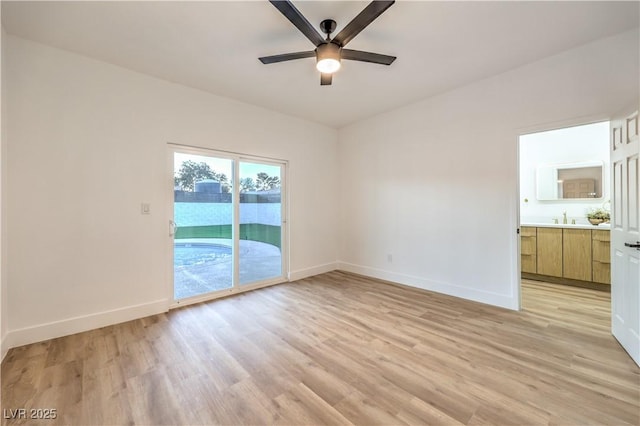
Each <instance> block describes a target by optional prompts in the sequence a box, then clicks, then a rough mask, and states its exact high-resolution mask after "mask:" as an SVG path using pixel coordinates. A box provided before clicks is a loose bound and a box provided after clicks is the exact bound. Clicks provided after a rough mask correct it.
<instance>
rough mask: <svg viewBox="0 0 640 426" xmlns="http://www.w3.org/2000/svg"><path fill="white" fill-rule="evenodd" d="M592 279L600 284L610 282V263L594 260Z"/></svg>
mask: <svg viewBox="0 0 640 426" xmlns="http://www.w3.org/2000/svg"><path fill="white" fill-rule="evenodd" d="M593 281H594V282H597V283H601V284H611V264H609V263H602V262H598V261H596V260H594V261H593Z"/></svg>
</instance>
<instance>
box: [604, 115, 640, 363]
mask: <svg viewBox="0 0 640 426" xmlns="http://www.w3.org/2000/svg"><path fill="white" fill-rule="evenodd" d="M638 125H639V124H638V111H635V112H634V113H632V114H628V115H624V116H622V117H620V118H617V119H615V120H613V121H612V122H611V171H612V182H613V200H612V203H611V205H612V207H613V217H612V221H611V222H612V223H611V330H612V333H613V335H614V336H615V338H616V339H618V341H619V342H620V344H621V345H622V346H623V347H624V348H625V350H626V351H627V352H628V353H629V355H631V358H633V360H634V361H635V362H636V363H637V364H638V365H640V194H639V191H640V185H639V174H640V173H639V171H638V166H639V164H638V163H639V151H640V142H639V137H638Z"/></svg>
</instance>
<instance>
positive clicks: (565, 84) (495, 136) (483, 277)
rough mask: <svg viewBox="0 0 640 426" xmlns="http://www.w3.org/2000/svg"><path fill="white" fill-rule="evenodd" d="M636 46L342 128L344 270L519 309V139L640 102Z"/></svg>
mask: <svg viewBox="0 0 640 426" xmlns="http://www.w3.org/2000/svg"><path fill="white" fill-rule="evenodd" d="M638 38H639V37H638V32H637V31H632V32H628V33H625V34H621V35H619V36H616V37H612V38H608V39H603V40H600V41H598V42H595V43H592V44H589V45H585V46H583V47H580V48H577V49H573V50H570V51H567V52H564V53H562V54H560V55H556V56H553V57H550V58H547V59H545V60H542V61H539V62H536V63H532V64H529V65H527V66H524V67H521V68H518V69H515V70H512V71H510V72H507V73H504V74H501V75H498V76H495V77H492V78H489V79H486V80H483V81H479V82H476V83H474V84H471V85H469V86H466V87H462V88H460V89H458V90H454V91H451V92H448V93H445V94H442V95H440V96H436V97H433V98H430V99H427V100H424V101H422V102H419V103H416V104H413V105H409V106H407V107H404V108H400V109H397V110H394V111H391V112H388V113H386V114H381V115H378V116H376V117H373V118H370V119H368V120H364V121H361V122H359V123H356V124H354V125H351V126H349V127H346V128H344V129H341V130H340V132H339V140H340V144H339V148H338V158H339V162H340V179H339V181H340V182H341V190H342V191H341V193H342V195H341V200H340V211H341V212H342V215H341V217H340V221H341V223H342V224H343V228H342V229H343V232H342V233H341V237H342V238H341V243H340V252H339V259H340V260H341V264H340V267H341V268H342V269H345V270H348V271H353V272H357V273H361V274H366V275H370V276H374V277H379V278H383V279H388V280H392V281H396V282H400V283H404V284H408V285H413V286H417V287H422V288H426V289H431V290H436V291H440V292H443V293H447V294H452V295H455V296H459V297H464V298H468V299H472V300H477V301H480V302H485V303H491V304H495V305H499V306H504V307H508V308H517V307H518V305H519V302H518V298H519V297H518V282H519V277H518V269H517V256H516V253H517V242H518V240H517V236H516V228H517V224H518V195H517V187H518V173H517V161H518V157H517V146H518V136H519V135H520V134H524V133H530V132H532V131H539V130H543V129H549V128H557V127H559V126H560V125H569V124H578V123H583V122H585V121H594V120H596V119H607V118H608V117H609V115H610V114H612V113H614V112H616V111H618V110H620V109H621V108H622V107H624V106H625V105H629V104H631V103H632V102H634V103H636V104H637V101H638V75H639V69H638V51H639V48H638ZM389 254H391V255H392V258H391V260H392V261H391V262H390V261H389V258H388V255H389Z"/></svg>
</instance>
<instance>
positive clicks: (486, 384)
mask: <svg viewBox="0 0 640 426" xmlns="http://www.w3.org/2000/svg"><path fill="white" fill-rule="evenodd" d="M523 304H524V310H523V311H522V312H512V311H508V310H504V309H499V308H494V307H490V306H486V305H482V304H478V303H473V302H468V301H464V300H460V299H456V298H453V297H448V296H444V295H439V294H435V293H430V292H426V291H422V290H417V289H412V288H407V287H400V286H394V285H389V284H385V283H382V282H379V281H376V280H373V279H368V278H363V277H359V276H354V275H350V274H346V273H342V272H332V273H328V274H323V275H320V276H316V277H312V278H308V279H305V280H301V281H298V282H295V283H289V284H283V285H278V286H274V287H269V288H265V289H261V290H256V291H253V292H250V293H245V294H242V295H238V296H235V297H231V298H227V299H221V300H217V301H213V302H208V303H203V304H199V305H195V306H190V307H186V308H183V309H179V310H174V311H171V312H169V313H167V314H163V315H156V316H153V317H148V318H145V319H141V320H136V321H132V322H128V323H124V324H120V325H116V326H111V327H105V328H102V329H99V330H94V331H90V332H86V333H81V334H76V335H73V336H68V337H64V338H60V339H54V340H50V341H47V342H43V343H38V344H33V345H28V346H24V347H21V348H16V349H12V350H11V351H10V352H9V354H8V355H7V357H6V359H5V361H4V362H3V364H2V407H3V414H4V415H3V424H33V423H37V424H76V425H79V424H82V425H85V424H154V425H156V424H158V425H160V424H225V425H229V424H233V425H235V424H277V425H302V424H314V425H315V424H340V425H345V424H346V425H348V424H357V425H374V424H389V425H391V424H393V425H401V424H467V425H479V424H492V425H507V424H509V425H512V424H517V425H533V424H563V425H564V424H579V425H585V424H608V425H622V424H633V425H638V424H639V423H640V417H639V413H640V401H639V400H640V394H639V392H640V372H639V369H638V368H637V367H636V366H635V364H634V363H633V362H632V361H631V359H630V358H629V357H628V356H627V355H626V354H625V352H624V351H623V350H622V348H621V347H620V346H619V345H618V343H617V342H616V341H615V340H614V338H613V337H612V336H611V334H610V332H609V321H610V320H609V315H610V313H609V294H608V293H604V292H599V291H594V290H589V289H581V288H571V287H563V286H559V285H554V284H545V283H538V282H533V281H524V282H523ZM19 408H26V409H30V408H42V409H56V414H57V418H56V419H55V420H52V421H44V420H39V421H37V422H36V421H34V420H30V419H15V418H14V419H7V418H4V417H11V416H8V415H7V414H8V410H15V409H19ZM27 414H29V413H28V412H27Z"/></svg>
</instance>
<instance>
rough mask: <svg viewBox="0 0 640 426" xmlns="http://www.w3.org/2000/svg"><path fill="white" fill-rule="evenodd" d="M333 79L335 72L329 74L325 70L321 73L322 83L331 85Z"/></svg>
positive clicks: (322, 84)
mask: <svg viewBox="0 0 640 426" xmlns="http://www.w3.org/2000/svg"><path fill="white" fill-rule="evenodd" d="M332 79H333V74H327V73H324V72H323V73H322V74H320V85H321V86H330V85H331V80H332Z"/></svg>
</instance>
